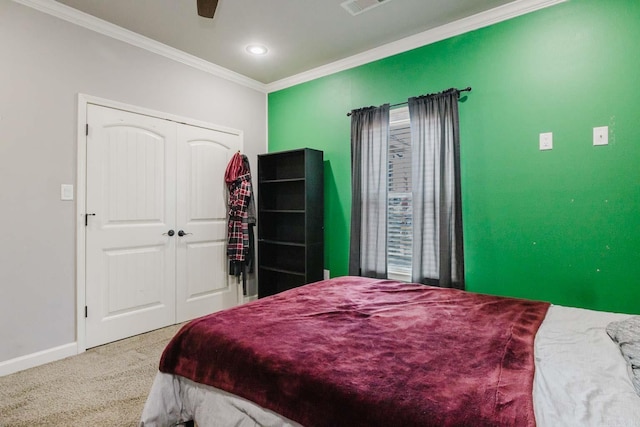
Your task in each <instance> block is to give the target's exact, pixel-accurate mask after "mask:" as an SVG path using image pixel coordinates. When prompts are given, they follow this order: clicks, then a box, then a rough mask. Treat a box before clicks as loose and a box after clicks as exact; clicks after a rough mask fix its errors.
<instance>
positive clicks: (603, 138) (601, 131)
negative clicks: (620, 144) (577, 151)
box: [593, 126, 609, 145]
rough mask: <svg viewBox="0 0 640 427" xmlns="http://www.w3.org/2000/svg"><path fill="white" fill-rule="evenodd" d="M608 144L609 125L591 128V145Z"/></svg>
mask: <svg viewBox="0 0 640 427" xmlns="http://www.w3.org/2000/svg"><path fill="white" fill-rule="evenodd" d="M608 144H609V126H601V127H597V128H593V145H608Z"/></svg>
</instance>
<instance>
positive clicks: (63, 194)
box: [60, 184, 73, 200]
mask: <svg viewBox="0 0 640 427" xmlns="http://www.w3.org/2000/svg"><path fill="white" fill-rule="evenodd" d="M60 200H73V185H72V184H62V185H60Z"/></svg>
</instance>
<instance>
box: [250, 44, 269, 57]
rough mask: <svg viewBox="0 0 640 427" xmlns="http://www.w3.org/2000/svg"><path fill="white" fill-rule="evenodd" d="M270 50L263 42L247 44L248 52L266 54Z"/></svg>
mask: <svg viewBox="0 0 640 427" xmlns="http://www.w3.org/2000/svg"><path fill="white" fill-rule="evenodd" d="M268 51H269V49H267V48H266V47H265V46H262V45H261V44H250V45H249V46H247V52H249V53H250V54H252V55H264V54H266V53H267V52H268Z"/></svg>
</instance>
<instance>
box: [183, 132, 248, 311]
mask: <svg viewBox="0 0 640 427" xmlns="http://www.w3.org/2000/svg"><path fill="white" fill-rule="evenodd" d="M177 141H178V142H177V156H178V162H177V165H178V172H177V179H178V181H177V182H178V185H177V190H178V193H177V194H178V196H177V198H178V200H177V202H178V203H177V224H178V225H179V226H178V230H177V231H178V232H179V231H180V230H181V231H183V232H184V233H186V234H185V235H184V236H179V235H176V236H177V240H176V243H177V264H176V266H177V267H176V269H177V302H176V303H177V305H176V312H177V321H178V322H183V321H186V320H190V319H193V318H195V317H199V316H203V315H205V314H209V313H212V312H214V311H218V310H222V309H225V308H229V307H233V306H234V305H236V304H238V300H239V296H238V288H239V287H238V284H237V282H236V280H235V278H230V276H229V275H228V262H227V256H226V239H227V219H226V216H227V212H226V209H227V201H226V198H227V191H226V186H225V182H224V173H225V169H226V167H227V164H228V162H229V160H230V159H231V157H232V156H233V155H234V153H236V152H237V151H238V150H240V148H241V143H242V140H241V136H239V135H237V134H231V133H225V132H219V131H214V130H210V129H204V128H199V127H194V126H185V125H178V138H177ZM179 234H182V233H179ZM232 279H233V280H232Z"/></svg>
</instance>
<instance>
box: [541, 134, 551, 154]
mask: <svg viewBox="0 0 640 427" xmlns="http://www.w3.org/2000/svg"><path fill="white" fill-rule="evenodd" d="M552 148H553V132H546V133H541V134H540V149H541V150H551V149H552Z"/></svg>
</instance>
